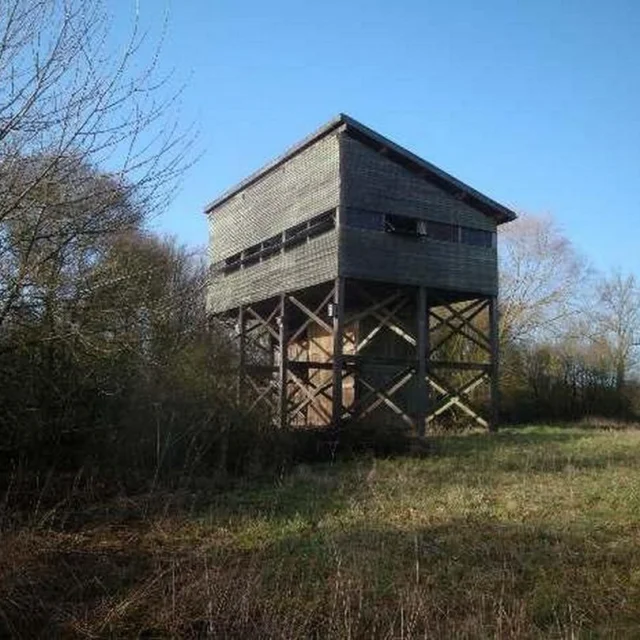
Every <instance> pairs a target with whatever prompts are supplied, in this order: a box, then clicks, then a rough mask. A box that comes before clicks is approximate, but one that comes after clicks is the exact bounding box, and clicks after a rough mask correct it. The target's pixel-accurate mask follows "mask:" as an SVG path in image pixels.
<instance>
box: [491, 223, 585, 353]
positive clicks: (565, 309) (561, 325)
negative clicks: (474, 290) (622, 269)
mask: <svg viewBox="0 0 640 640" xmlns="http://www.w3.org/2000/svg"><path fill="white" fill-rule="evenodd" d="M499 256H500V298H501V338H502V339H503V341H505V340H506V341H510V340H516V341H522V340H524V341H527V340H536V339H548V338H550V337H553V336H556V335H558V334H559V333H561V332H562V331H563V330H564V329H565V328H566V326H567V322H568V321H569V319H570V318H571V317H572V316H574V315H575V314H576V313H578V311H579V309H580V305H581V299H580V294H581V291H582V290H583V287H584V284H585V282H586V279H587V276H588V274H589V269H588V266H587V264H586V262H585V260H584V259H582V257H581V256H580V255H579V254H578V253H577V252H576V250H575V249H574V248H573V246H572V245H571V242H570V241H569V240H568V239H567V238H566V237H565V235H564V234H563V233H562V232H561V231H560V229H559V228H558V226H557V225H556V223H555V222H554V221H553V219H552V218H551V217H549V216H532V215H522V216H521V217H520V218H518V219H517V220H516V221H515V222H512V223H510V224H508V225H505V226H504V228H503V229H501V235H500V245H499Z"/></svg>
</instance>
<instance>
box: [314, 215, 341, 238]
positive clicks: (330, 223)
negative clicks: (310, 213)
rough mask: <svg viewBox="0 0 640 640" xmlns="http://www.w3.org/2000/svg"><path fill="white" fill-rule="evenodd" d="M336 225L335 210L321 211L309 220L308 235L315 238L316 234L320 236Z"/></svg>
mask: <svg viewBox="0 0 640 640" xmlns="http://www.w3.org/2000/svg"><path fill="white" fill-rule="evenodd" d="M335 226H336V216H335V212H333V211H327V212H326V213H321V214H320V215H319V216H316V217H315V218H312V219H311V220H309V230H308V235H309V237H310V238H314V237H315V236H319V235H321V234H323V233H326V232H327V231H331V229H333V228H335Z"/></svg>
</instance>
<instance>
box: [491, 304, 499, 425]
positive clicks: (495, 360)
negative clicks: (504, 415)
mask: <svg viewBox="0 0 640 640" xmlns="http://www.w3.org/2000/svg"><path fill="white" fill-rule="evenodd" d="M499 321H500V318H499V316H498V297H497V296H491V297H490V298H489V339H490V343H491V419H490V421H489V429H490V430H491V431H496V430H497V429H498V423H499V421H500V333H499Z"/></svg>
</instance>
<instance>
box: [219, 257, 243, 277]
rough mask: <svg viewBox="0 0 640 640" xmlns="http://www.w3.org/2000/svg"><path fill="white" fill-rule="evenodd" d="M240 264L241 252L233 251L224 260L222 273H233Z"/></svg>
mask: <svg viewBox="0 0 640 640" xmlns="http://www.w3.org/2000/svg"><path fill="white" fill-rule="evenodd" d="M241 266H242V252H239V253H234V254H233V255H232V256H229V257H228V258H226V259H225V260H224V266H223V268H222V270H223V272H224V273H233V272H234V271H237V270H238V269H239V268H240V267H241Z"/></svg>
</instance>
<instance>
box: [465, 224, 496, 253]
mask: <svg viewBox="0 0 640 640" xmlns="http://www.w3.org/2000/svg"><path fill="white" fill-rule="evenodd" d="M461 231H462V233H461V241H462V243H463V244H470V245H473V246H474V247H487V248H491V247H492V246H493V234H492V233H491V231H485V230H484V229H470V228H469V227H462V230H461Z"/></svg>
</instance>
